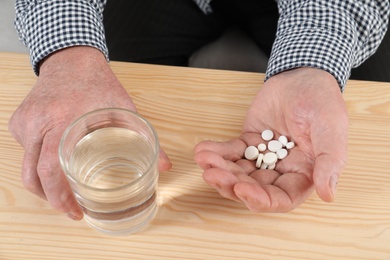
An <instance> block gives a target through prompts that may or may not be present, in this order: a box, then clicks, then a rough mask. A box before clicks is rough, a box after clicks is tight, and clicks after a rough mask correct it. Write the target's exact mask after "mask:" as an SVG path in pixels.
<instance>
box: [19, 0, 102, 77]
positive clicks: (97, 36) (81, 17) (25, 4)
mask: <svg viewBox="0 0 390 260" xmlns="http://www.w3.org/2000/svg"><path fill="white" fill-rule="evenodd" d="M105 3H106V0H51V1H47V0H16V4H15V11H16V17H15V27H16V30H17V32H18V34H19V38H20V40H21V41H22V43H23V44H24V45H26V47H27V48H28V50H29V52H30V58H31V63H32V65H33V68H34V72H35V73H36V74H37V75H38V74H39V66H38V65H39V62H40V61H41V60H42V59H44V58H45V57H46V56H48V55H49V54H51V53H53V52H55V51H57V50H60V49H63V48H67V47H71V46H76V45H83V46H91V47H95V48H97V49H99V50H101V51H102V52H103V54H104V55H105V57H106V59H107V61H108V50H107V46H106V42H105V35H104V26H103V10H104V6H105Z"/></svg>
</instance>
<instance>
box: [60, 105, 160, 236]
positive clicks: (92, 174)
mask: <svg viewBox="0 0 390 260" xmlns="http://www.w3.org/2000/svg"><path fill="white" fill-rule="evenodd" d="M158 154H159V142H158V138H157V134H156V131H155V130H154V128H153V127H152V125H151V124H150V123H148V122H147V121H146V120H145V119H144V118H143V117H141V116H140V115H138V114H136V113H134V112H131V111H128V110H125V109H119V108H107V109H100V110H96V111H93V112H90V113H87V114H85V115H83V116H82V117H81V118H79V119H78V120H76V121H75V122H74V123H72V124H71V125H70V126H69V127H68V128H67V129H66V130H65V132H64V134H63V136H62V139H61V143H60V147H59V157H60V163H61V166H62V169H63V171H64V173H65V175H66V176H67V178H68V181H69V183H70V186H71V188H72V190H73V192H74V195H75V197H76V199H77V201H78V203H79V205H80V206H81V208H82V210H83V212H84V218H85V220H86V221H87V222H88V224H89V225H90V226H92V227H94V228H96V229H97V230H99V231H101V232H104V233H108V234H113V235H125V234H132V233H134V232H137V231H139V230H140V229H141V228H143V227H145V226H146V225H147V224H148V223H149V222H150V221H151V220H152V219H153V217H154V216H155V214H156V211H157V208H158V205H157V184H158Z"/></svg>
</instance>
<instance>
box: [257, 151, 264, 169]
mask: <svg viewBox="0 0 390 260" xmlns="http://www.w3.org/2000/svg"><path fill="white" fill-rule="evenodd" d="M263 157H264V154H262V153H260V154H259V156H258V157H257V161H256V167H257V168H260V167H261V164H262V163H263Z"/></svg>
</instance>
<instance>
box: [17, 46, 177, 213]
mask: <svg viewBox="0 0 390 260" xmlns="http://www.w3.org/2000/svg"><path fill="white" fill-rule="evenodd" d="M107 107H120V108H125V109H129V110H132V111H136V108H135V106H134V103H133V102H132V100H131V98H130V97H129V95H128V94H127V92H126V91H125V89H124V88H123V86H122V85H121V83H120V82H119V81H118V80H117V78H116V77H115V75H114V74H113V72H112V71H111V69H110V68H109V66H108V64H107V62H106V60H105V58H104V56H103V54H102V53H101V52H100V51H99V50H97V49H94V48H91V47H72V48H68V49H64V50H61V51H58V52H56V53H54V54H52V55H51V56H49V57H48V58H47V59H46V60H45V61H44V62H43V63H42V65H41V67H40V75H39V78H38V80H37V82H36V84H35V85H34V87H33V88H32V90H31V92H30V93H29V94H28V96H27V97H26V98H25V100H24V101H23V102H22V104H21V105H20V106H19V107H18V109H17V110H16V111H15V113H14V114H13V116H12V118H11V119H10V122H9V130H10V132H11V133H12V135H13V136H14V138H15V139H16V140H17V141H18V142H19V143H20V144H21V145H22V146H23V147H24V149H25V154H24V159H23V166H22V181H23V184H24V186H25V187H26V188H27V189H28V190H29V191H31V192H32V193H34V194H36V195H38V196H39V197H41V198H43V199H47V200H48V201H49V203H50V205H51V206H52V207H54V208H55V209H57V210H59V211H61V212H64V213H67V214H68V216H69V217H70V218H72V219H75V220H79V219H82V217H83V213H82V211H81V209H80V207H79V206H78V204H77V202H76V200H75V198H74V196H73V194H72V192H71V189H70V186H69V185H68V182H67V180H66V177H65V176H64V174H63V172H62V170H61V167H60V164H59V158H58V146H59V142H60V139H61V136H62V134H63V132H64V130H65V128H66V127H68V125H69V124H70V123H71V122H73V121H74V120H75V119H76V118H78V117H80V116H81V115H83V114H85V113H87V112H90V111H92V110H95V109H99V108H107ZM170 167H171V163H170V161H169V159H168V157H167V156H166V155H165V154H164V153H163V152H161V153H160V160H159V169H160V170H161V171H164V170H168V169H169V168H170Z"/></svg>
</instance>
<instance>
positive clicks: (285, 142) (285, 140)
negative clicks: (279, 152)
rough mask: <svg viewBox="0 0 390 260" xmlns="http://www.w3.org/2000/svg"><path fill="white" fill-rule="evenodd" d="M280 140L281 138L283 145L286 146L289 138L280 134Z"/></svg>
mask: <svg viewBox="0 0 390 260" xmlns="http://www.w3.org/2000/svg"><path fill="white" fill-rule="evenodd" d="M278 140H279V142H281V143H282V144H283V146H286V144H287V143H288V139H287V137H286V136H284V135H281V136H279V139H278Z"/></svg>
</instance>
